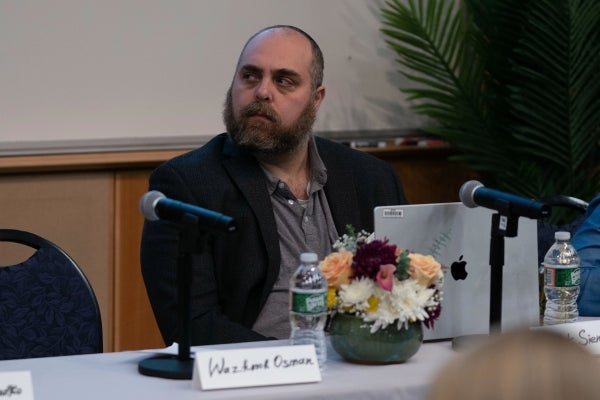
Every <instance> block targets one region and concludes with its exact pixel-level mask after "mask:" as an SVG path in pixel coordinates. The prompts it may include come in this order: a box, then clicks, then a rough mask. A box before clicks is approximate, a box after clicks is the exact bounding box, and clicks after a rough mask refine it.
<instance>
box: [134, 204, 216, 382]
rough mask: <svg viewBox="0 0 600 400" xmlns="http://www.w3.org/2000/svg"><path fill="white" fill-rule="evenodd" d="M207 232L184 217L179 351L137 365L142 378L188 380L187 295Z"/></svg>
mask: <svg viewBox="0 0 600 400" xmlns="http://www.w3.org/2000/svg"><path fill="white" fill-rule="evenodd" d="M205 244H206V232H204V231H201V229H200V228H199V227H198V225H197V219H196V217H194V216H192V215H190V214H186V218H184V224H183V230H182V231H181V232H179V248H178V255H177V317H178V324H179V342H178V344H179V346H178V347H179V348H178V354H177V356H174V355H171V354H167V355H159V356H153V357H150V358H146V359H144V360H142V361H140V363H139V364H138V371H139V372H140V373H141V374H142V375H148V376H156V377H160V378H168V379H191V378H192V372H193V369H194V360H193V358H192V357H191V356H190V346H191V329H190V328H191V326H190V292H191V283H192V254H194V253H202V252H203V251H204V248H205Z"/></svg>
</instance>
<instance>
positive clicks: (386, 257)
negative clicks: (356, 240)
mask: <svg viewBox="0 0 600 400" xmlns="http://www.w3.org/2000/svg"><path fill="white" fill-rule="evenodd" d="M396 256H397V254H396V246H395V245H388V241H387V239H386V240H373V241H372V242H370V243H365V244H363V245H361V246H359V247H358V248H357V249H356V254H355V255H354V261H353V262H352V270H353V271H354V275H353V277H354V278H361V277H367V278H369V279H373V280H376V278H377V273H378V272H379V267H380V266H381V265H385V264H393V265H396Z"/></svg>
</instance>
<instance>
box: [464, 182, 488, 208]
mask: <svg viewBox="0 0 600 400" xmlns="http://www.w3.org/2000/svg"><path fill="white" fill-rule="evenodd" d="M480 187H483V184H482V183H481V182H479V181H476V180H471V181H467V182H465V183H463V185H462V186H461V187H460V190H459V191H458V198H459V199H460V201H462V203H463V204H464V205H465V206H467V207H469V208H475V207H477V203H475V190H477V189H479V188H480Z"/></svg>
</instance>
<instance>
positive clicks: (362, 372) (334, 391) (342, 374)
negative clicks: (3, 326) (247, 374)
mask: <svg viewBox="0 0 600 400" xmlns="http://www.w3.org/2000/svg"><path fill="white" fill-rule="evenodd" d="M286 344H287V341H270V342H254V343H238V344H230V345H220V346H206V347H204V348H210V349H219V348H228V349H231V348H242V347H261V346H274V345H277V346H281V345H286ZM197 349H198V348H192V352H194V351H195V350H197ZM455 354H456V353H455V352H454V351H453V350H452V349H451V344H450V342H440V343H426V344H424V345H423V346H422V347H421V349H420V350H419V352H418V353H417V354H416V355H415V356H413V357H412V358H411V359H410V360H409V361H408V362H406V363H404V364H392V365H359V364H353V363H348V362H345V361H343V360H342V359H341V357H340V356H339V355H338V354H337V353H335V352H334V351H333V349H332V348H331V347H329V348H328V360H327V364H326V366H325V368H324V370H323V372H322V381H321V382H318V383H307V384H295V385H281V386H269V387H266V386H263V387H254V388H243V389H225V390H213V391H199V390H194V389H192V384H191V381H190V380H171V379H165V378H156V377H149V376H145V375H141V374H140V373H139V372H138V369H137V368H138V363H139V361H140V360H143V359H144V358H147V357H149V356H152V352H149V351H127V352H118V353H103V354H93V355H83V356H68V357H50V358H38V359H27V360H13V361H0V372H3V371H31V375H32V380H33V388H34V395H35V400H56V399H61V400H84V399H85V400H117V399H128V400H132V399H133V400H142V399H144V400H152V399H160V400H164V399H178V400H186V399H203V400H204V399H206V400H211V399H236V400H238V399H257V400H258V399H261V400H263V399H278V400H279V399H299V400H300V399H302V400H304V399H323V400H335V399H340V400H352V399H357V400H358V399H360V400H368V399H377V400H386V399H405V400H417V399H424V398H425V394H426V389H427V386H428V384H429V382H431V380H432V379H433V376H434V374H435V373H436V372H437V371H438V369H439V368H440V367H441V366H442V365H444V364H445V363H446V362H447V361H448V360H449V359H450V358H452V357H453V356H454V355H455Z"/></svg>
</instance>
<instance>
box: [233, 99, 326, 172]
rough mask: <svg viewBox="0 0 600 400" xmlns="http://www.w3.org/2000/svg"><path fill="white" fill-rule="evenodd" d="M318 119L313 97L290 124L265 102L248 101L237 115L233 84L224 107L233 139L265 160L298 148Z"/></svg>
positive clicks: (278, 156) (284, 154)
mask: <svg viewBox="0 0 600 400" xmlns="http://www.w3.org/2000/svg"><path fill="white" fill-rule="evenodd" d="M253 115H261V116H263V117H265V118H267V119H268V120H269V121H262V120H257V119H251V118H250V117H251V116H253ZM315 119H316V111H315V102H314V100H311V101H309V103H308V104H307V105H306V107H305V108H304V110H302V113H301V114H300V116H299V117H298V118H297V119H296V121H295V122H294V123H292V124H291V125H290V126H283V125H282V124H281V118H280V117H279V115H277V113H276V112H275V111H274V110H273V109H272V108H271V107H270V106H269V105H268V104H266V103H263V102H253V103H250V104H248V105H247V106H245V107H244V108H243V109H242V110H241V111H240V117H239V118H238V119H236V118H235V116H234V115H233V99H232V95H231V88H229V90H228V91H227V97H226V99H225V107H224V109H223V122H225V127H226V128H227V132H228V133H229V136H230V137H231V139H232V140H233V141H234V142H235V143H237V144H238V145H239V146H240V147H242V148H244V149H246V150H248V151H249V152H250V153H252V154H253V155H254V156H255V157H257V158H259V159H262V160H273V159H277V158H280V157H282V156H286V155H288V154H290V153H292V152H293V151H294V150H296V149H297V148H298V146H300V145H301V144H302V143H305V142H306V140H307V139H308V136H309V135H310V133H311V131H312V126H313V124H314V122H315Z"/></svg>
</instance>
